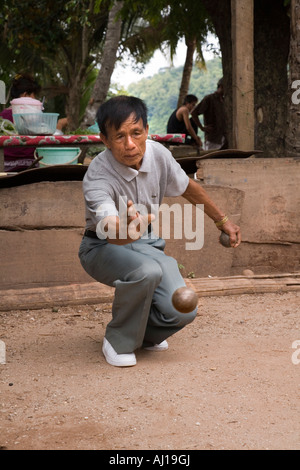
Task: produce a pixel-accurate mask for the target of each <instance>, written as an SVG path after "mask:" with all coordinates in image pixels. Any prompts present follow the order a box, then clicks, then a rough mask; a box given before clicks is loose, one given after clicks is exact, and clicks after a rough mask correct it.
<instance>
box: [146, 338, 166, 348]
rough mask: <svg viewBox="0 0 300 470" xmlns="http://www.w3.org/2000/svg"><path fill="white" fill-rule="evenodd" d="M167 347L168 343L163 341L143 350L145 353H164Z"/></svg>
mask: <svg viewBox="0 0 300 470" xmlns="http://www.w3.org/2000/svg"><path fill="white" fill-rule="evenodd" d="M168 347H169V345H168V342H167V341H166V340H164V341H162V342H161V343H159V344H154V345H153V346H148V347H146V348H144V349H147V351H166V350H167V349H168Z"/></svg>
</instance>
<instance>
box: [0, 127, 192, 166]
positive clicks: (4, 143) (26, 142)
mask: <svg viewBox="0 0 300 470" xmlns="http://www.w3.org/2000/svg"><path fill="white" fill-rule="evenodd" d="M149 138H150V139H151V140H155V141H156V142H161V143H166V144H183V143H184V141H185V134H150V135H149ZM101 143H102V141H101V139H100V136H99V135H47V136H42V135H39V136H35V135H10V136H0V172H3V171H4V148H10V147H52V146H64V147H66V146H76V147H77V146H78V147H80V148H82V147H85V146H89V145H100V144H101Z"/></svg>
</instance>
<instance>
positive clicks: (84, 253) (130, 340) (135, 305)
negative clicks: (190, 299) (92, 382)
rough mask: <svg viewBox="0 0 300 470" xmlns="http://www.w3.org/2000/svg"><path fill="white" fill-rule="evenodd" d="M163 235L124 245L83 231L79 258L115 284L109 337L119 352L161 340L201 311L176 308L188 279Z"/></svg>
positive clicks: (91, 272) (96, 275)
mask: <svg viewBox="0 0 300 470" xmlns="http://www.w3.org/2000/svg"><path fill="white" fill-rule="evenodd" d="M164 247H165V241H164V240H162V239H161V238H156V239H151V238H150V236H149V238H146V239H140V240H137V241H135V242H133V243H130V244H128V245H123V246H117V245H112V244H110V243H107V241H106V240H99V239H94V238H88V237H83V239H82V242H81V245H80V248H79V258H80V262H81V264H82V266H83V268H84V269H85V271H86V272H87V273H88V274H89V275H90V276H91V277H93V278H94V279H95V280H97V281H98V282H100V283H102V284H106V285H108V286H113V287H115V296H114V302H113V305H112V320H111V321H110V322H109V324H108V325H107V328H106V333H105V337H106V339H107V340H108V341H109V342H110V344H111V345H112V346H113V348H114V349H115V351H116V352H117V353H118V354H126V353H131V352H133V351H134V350H135V349H137V348H140V347H141V346H142V345H143V344H159V343H161V342H162V341H163V340H165V339H166V338H168V337H169V336H171V335H173V334H174V333H176V332H177V331H179V330H180V329H181V328H183V327H184V326H185V325H187V324H188V323H190V322H192V321H193V320H194V318H195V316H196V314H197V308H196V309H195V310H194V311H193V312H191V313H188V314H182V313H180V312H178V311H177V310H176V309H174V307H173V305H172V302H171V298H172V294H173V292H174V291H175V290H176V289H177V288H178V287H182V286H184V285H185V283H184V280H183V278H182V276H181V274H180V271H179V269H178V265H177V261H176V260H175V259H174V258H172V257H170V256H167V255H166V254H165V253H164V251H163V250H164Z"/></svg>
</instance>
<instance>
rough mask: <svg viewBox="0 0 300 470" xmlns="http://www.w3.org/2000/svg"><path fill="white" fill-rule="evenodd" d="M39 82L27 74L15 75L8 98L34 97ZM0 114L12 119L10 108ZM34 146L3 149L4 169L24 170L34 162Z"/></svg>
mask: <svg viewBox="0 0 300 470" xmlns="http://www.w3.org/2000/svg"><path fill="white" fill-rule="evenodd" d="M40 89H41V88H40V86H39V84H38V83H37V82H36V81H35V80H34V79H33V78H31V77H30V76H29V75H25V74H24V75H16V76H15V78H14V80H13V82H12V86H11V90H10V98H11V100H13V99H15V98H21V97H24V96H27V97H29V98H34V99H35V97H36V95H37V94H38V93H39V91H40ZM0 116H1V117H3V119H8V120H9V121H11V122H14V121H13V115H12V108H6V109H4V110H3V111H2V112H1V113H0ZM34 150H35V149H34V147H18V148H11V149H10V148H5V149H4V171H6V172H10V171H16V172H18V171H22V170H26V168H28V167H29V166H30V165H31V164H32V163H33V162H34Z"/></svg>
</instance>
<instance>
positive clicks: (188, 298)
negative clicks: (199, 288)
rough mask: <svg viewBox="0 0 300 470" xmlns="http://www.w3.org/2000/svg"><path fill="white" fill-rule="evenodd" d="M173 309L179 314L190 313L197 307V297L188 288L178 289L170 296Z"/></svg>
mask: <svg viewBox="0 0 300 470" xmlns="http://www.w3.org/2000/svg"><path fill="white" fill-rule="evenodd" d="M172 304H173V307H174V308H176V310H178V312H180V313H190V312H192V311H193V310H194V309H195V308H196V307H197V305H198V296H197V294H196V292H195V291H194V290H193V289H190V288H189V287H179V288H178V289H176V290H175V292H174V293H173V295H172Z"/></svg>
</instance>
